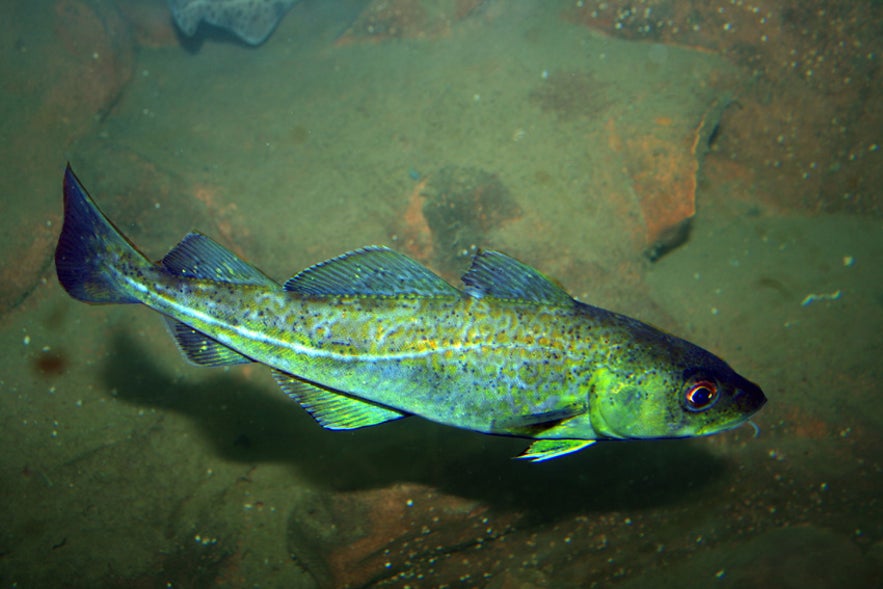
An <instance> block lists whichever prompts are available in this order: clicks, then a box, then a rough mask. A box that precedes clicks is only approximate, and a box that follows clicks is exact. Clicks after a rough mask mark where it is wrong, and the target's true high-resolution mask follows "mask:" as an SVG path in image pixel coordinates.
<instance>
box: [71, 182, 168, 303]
mask: <svg viewBox="0 0 883 589" xmlns="http://www.w3.org/2000/svg"><path fill="white" fill-rule="evenodd" d="M150 265H151V264H150V261H149V260H148V259H147V258H145V257H144V255H142V254H141V253H140V252H139V251H138V250H137V249H135V247H134V246H133V245H132V244H131V243H130V242H129V240H128V239H126V237H125V236H124V235H123V234H122V233H121V232H120V231H119V230H118V229H117V228H116V227H114V225H113V223H111V222H110V221H109V220H108V219H107V217H105V216H104V214H103V213H102V212H101V211H100V210H99V209H98V207H97V206H96V205H95V203H94V202H93V201H92V198H91V197H90V196H89V193H88V192H86V189H85V188H83V185H82V184H80V181H79V180H78V179H77V177H76V176H75V175H74V172H73V170H71V167H70V164H68V166H67V169H66V170H65V172H64V226H63V227H62V229H61V235H60V236H59V238H58V246H57V247H56V248H55V270H56V272H57V274H58V281H59V282H60V283H61V285H62V286H63V287H64V289H65V290H66V291H67V292H68V293H69V294H70V295H71V296H72V297H74V298H77V299H79V300H81V301H86V302H89V303H138V302H140V301H139V300H138V299H137V298H136V297H135V296H134V294H133V293H132V292H131V291H130V289H127V288H126V284H125V282H124V280H123V277H124V276H125V274H126V272H127V271H133V270H138V269H139V268H145V267H148V266H150Z"/></svg>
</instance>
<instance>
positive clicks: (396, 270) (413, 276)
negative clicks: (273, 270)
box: [285, 246, 460, 297]
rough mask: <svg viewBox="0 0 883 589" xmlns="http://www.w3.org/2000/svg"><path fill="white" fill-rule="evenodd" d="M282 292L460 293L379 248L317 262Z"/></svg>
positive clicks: (409, 261) (426, 270)
mask: <svg viewBox="0 0 883 589" xmlns="http://www.w3.org/2000/svg"><path fill="white" fill-rule="evenodd" d="M285 290H289V291H292V292H296V293H298V294H304V295H343V296H346V295H364V296H402V295H415V296H428V297H433V296H444V295H447V296H452V295H458V294H459V292H460V291H458V290H457V289H456V288H454V287H453V286H451V285H450V284H448V283H447V282H445V281H444V280H443V279H442V278H441V277H439V276H437V275H436V274H434V273H433V272H432V271H431V270H430V269H429V268H427V267H426V266H423V265H422V264H420V263H419V262H416V261H415V260H412V259H411V258H409V257H408V256H406V255H404V254H400V253H398V252H396V251H394V250H391V249H389V248H386V247H382V246H369V247H365V248H361V249H357V250H354V251H351V252H348V253H345V254H343V255H342V256H338V257H336V258H332V259H330V260H326V261H324V262H320V263H318V264H316V265H315V266H310V267H309V268H307V269H306V270H304V271H302V272H300V273H299V274H296V275H295V276H293V277H292V278H291V279H290V280H289V281H288V282H286V283H285Z"/></svg>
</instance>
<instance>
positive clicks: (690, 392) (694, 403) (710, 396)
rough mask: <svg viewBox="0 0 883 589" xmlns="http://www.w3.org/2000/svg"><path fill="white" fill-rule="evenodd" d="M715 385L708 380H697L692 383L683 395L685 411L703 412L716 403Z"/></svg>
mask: <svg viewBox="0 0 883 589" xmlns="http://www.w3.org/2000/svg"><path fill="white" fill-rule="evenodd" d="M717 397H718V395H717V384H715V383H714V382H712V381H710V380H697V381H695V382H694V383H692V384H691V385H690V386H689V387H688V388H687V392H686V394H685V395H684V400H685V401H686V406H687V409H688V410H690V411H705V410H706V409H708V408H710V407H711V406H712V405H714V402H715V401H717Z"/></svg>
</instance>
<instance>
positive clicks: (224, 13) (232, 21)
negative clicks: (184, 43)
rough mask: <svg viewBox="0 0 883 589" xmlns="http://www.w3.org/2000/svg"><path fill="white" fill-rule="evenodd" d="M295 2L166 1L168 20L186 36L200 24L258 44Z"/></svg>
mask: <svg viewBox="0 0 883 589" xmlns="http://www.w3.org/2000/svg"><path fill="white" fill-rule="evenodd" d="M297 2H298V0H168V3H169V10H170V11H171V13H172V19H173V20H174V21H175V24H176V25H178V29H180V30H181V32H182V33H184V34H185V35H187V36H188V37H192V36H193V35H195V34H196V30H197V29H198V28H199V23H200V22H202V21H205V22H207V23H208V24H210V25H214V26H216V27H220V28H222V29H227V30H228V31H230V32H232V33H234V34H236V35H237V36H238V37H239V38H240V39H242V40H243V41H245V42H246V43H248V44H249V45H260V44H261V43H263V42H264V41H266V40H267V38H268V37H269V36H270V35H271V34H272V33H273V31H274V30H276V27H277V25H278V24H279V21H281V20H282V18H283V17H284V16H285V15H286V14H287V13H288V11H289V10H290V9H291V7H292V6H294V5H295V4H297Z"/></svg>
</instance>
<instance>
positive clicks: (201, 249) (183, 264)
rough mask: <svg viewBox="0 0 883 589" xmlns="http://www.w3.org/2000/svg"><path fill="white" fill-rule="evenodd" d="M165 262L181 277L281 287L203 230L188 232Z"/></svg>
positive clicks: (168, 267) (167, 255)
mask: <svg viewBox="0 0 883 589" xmlns="http://www.w3.org/2000/svg"><path fill="white" fill-rule="evenodd" d="M161 263H162V265H163V266H164V267H165V268H166V269H167V270H169V271H170V272H173V273H174V274H177V275H179V276H189V277H191V278H201V279H203V280H217V281H218V282H232V283H234V284H262V285H266V286H276V287H277V288H278V284H277V283H276V281H274V280H273V279H272V278H270V277H269V276H267V275H266V274H264V273H263V272H261V271H260V270H258V269H257V268H255V267H254V266H252V265H251V264H249V263H248V262H246V261H245V260H243V259H242V258H240V257H239V256H237V255H236V254H234V253H233V252H231V251H230V250H228V249H227V248H225V247H224V246H223V245H221V244H220V243H218V242H216V241H214V240H212V239H211V238H209V237H206V236H205V235H203V234H202V233H195V232H194V233H188V234H187V235H185V236H184V239H182V240H181V241H180V242H179V243H178V245H176V246H175V247H173V248H172V249H171V251H169V253H167V254H166V256H165V257H164V258H163V259H162V261H161Z"/></svg>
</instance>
